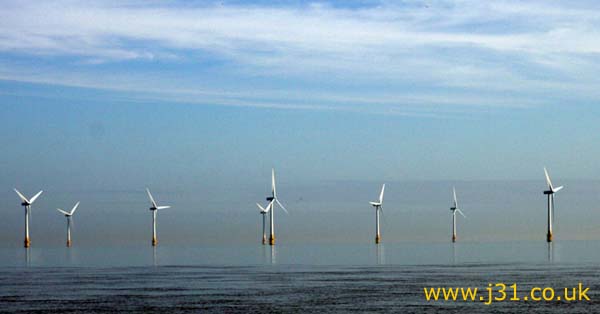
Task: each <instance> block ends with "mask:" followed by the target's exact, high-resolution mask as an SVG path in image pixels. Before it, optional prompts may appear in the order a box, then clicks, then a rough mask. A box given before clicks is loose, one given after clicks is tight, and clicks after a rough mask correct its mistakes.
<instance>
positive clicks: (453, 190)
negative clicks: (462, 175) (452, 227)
mask: <svg viewBox="0 0 600 314" xmlns="http://www.w3.org/2000/svg"><path fill="white" fill-rule="evenodd" d="M452 194H453V196H454V208H458V200H457V199H456V188H454V187H453V188H452Z"/></svg>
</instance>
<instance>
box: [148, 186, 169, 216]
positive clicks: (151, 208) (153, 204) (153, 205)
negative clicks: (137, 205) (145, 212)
mask: <svg viewBox="0 0 600 314" xmlns="http://www.w3.org/2000/svg"><path fill="white" fill-rule="evenodd" d="M146 192H147V193H148V198H150V204H152V206H151V207H150V208H149V210H150V211H155V210H159V209H167V208H171V206H158V205H157V204H156V201H154V197H152V194H151V193H150V189H148V188H146Z"/></svg>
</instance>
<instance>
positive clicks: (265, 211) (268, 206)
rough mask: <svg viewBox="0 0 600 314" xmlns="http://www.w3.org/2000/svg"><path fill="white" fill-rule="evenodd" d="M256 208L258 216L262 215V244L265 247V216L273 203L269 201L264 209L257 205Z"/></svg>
mask: <svg viewBox="0 0 600 314" xmlns="http://www.w3.org/2000/svg"><path fill="white" fill-rule="evenodd" d="M256 206H258V208H259V209H260V214H261V215H262V244H263V245H265V244H267V232H266V223H265V220H266V219H267V217H266V216H265V215H266V214H267V213H268V212H269V211H270V210H271V207H272V206H273V201H271V202H270V203H269V204H268V205H267V207H266V208H263V207H262V206H260V204H259V203H256Z"/></svg>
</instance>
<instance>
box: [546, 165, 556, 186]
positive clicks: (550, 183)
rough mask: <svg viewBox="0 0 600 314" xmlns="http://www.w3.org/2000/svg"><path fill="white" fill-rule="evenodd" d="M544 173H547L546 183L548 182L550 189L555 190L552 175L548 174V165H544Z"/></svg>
mask: <svg viewBox="0 0 600 314" xmlns="http://www.w3.org/2000/svg"><path fill="white" fill-rule="evenodd" d="M544 174H545V175H546V183H548V186H549V187H550V190H554V188H553V187H552V181H551V180H550V175H548V170H546V167H544Z"/></svg>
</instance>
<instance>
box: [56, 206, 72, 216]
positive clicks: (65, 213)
mask: <svg viewBox="0 0 600 314" xmlns="http://www.w3.org/2000/svg"><path fill="white" fill-rule="evenodd" d="M56 210H58V211H59V212H61V213H63V214H64V215H67V216H69V215H71V214H69V213H67V212H66V211H64V210H62V209H60V208H57V209H56Z"/></svg>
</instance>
